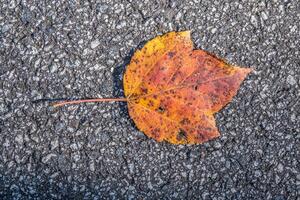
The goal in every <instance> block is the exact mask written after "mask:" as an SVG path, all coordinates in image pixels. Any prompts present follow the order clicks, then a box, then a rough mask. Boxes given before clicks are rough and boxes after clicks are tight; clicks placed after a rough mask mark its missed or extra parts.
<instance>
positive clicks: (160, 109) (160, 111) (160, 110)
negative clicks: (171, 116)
mask: <svg viewBox="0 0 300 200" xmlns="http://www.w3.org/2000/svg"><path fill="white" fill-rule="evenodd" d="M157 112H159V113H163V112H165V108H164V107H162V106H159V107H158V108H157Z"/></svg>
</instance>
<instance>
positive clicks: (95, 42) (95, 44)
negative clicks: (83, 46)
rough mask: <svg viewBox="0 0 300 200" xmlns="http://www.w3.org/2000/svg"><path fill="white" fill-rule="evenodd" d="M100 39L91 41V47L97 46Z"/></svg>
mask: <svg viewBox="0 0 300 200" xmlns="http://www.w3.org/2000/svg"><path fill="white" fill-rule="evenodd" d="M99 44H100V41H99V40H98V39H96V40H94V41H92V42H91V48H92V49H95V48H96V47H97V46H99Z"/></svg>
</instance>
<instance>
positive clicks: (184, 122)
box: [180, 118, 190, 125]
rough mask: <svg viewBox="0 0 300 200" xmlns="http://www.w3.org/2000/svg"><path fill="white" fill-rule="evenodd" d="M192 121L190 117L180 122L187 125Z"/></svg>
mask: <svg viewBox="0 0 300 200" xmlns="http://www.w3.org/2000/svg"><path fill="white" fill-rule="evenodd" d="M189 123H190V120H189V119H188V118H183V119H182V120H181V121H180V124H182V125H186V124H189Z"/></svg>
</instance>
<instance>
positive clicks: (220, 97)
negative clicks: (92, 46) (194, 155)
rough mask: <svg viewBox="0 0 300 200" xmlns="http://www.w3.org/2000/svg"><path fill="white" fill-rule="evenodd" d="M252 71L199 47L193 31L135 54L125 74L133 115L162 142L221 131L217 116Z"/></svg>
mask: <svg viewBox="0 0 300 200" xmlns="http://www.w3.org/2000/svg"><path fill="white" fill-rule="evenodd" d="M251 70H252V69H249V68H248V69H245V68H239V67H234V66H232V65H229V64H227V63H225V62H224V61H222V60H221V59H218V58H216V57H215V56H213V55H211V54H209V53H208V52H205V51H203V50H193V44H192V41H191V39H190V32H189V31H184V32H170V33H167V34H165V35H163V36H158V37H156V38H154V39H152V40H150V41H149V42H148V43H147V44H146V45H145V46H144V47H143V48H142V49H141V50H137V51H136V52H135V54H134V55H133V57H132V59H131V62H130V64H129V65H128V66H127V69H126V72H125V74H124V82H123V83H124V90H125V96H126V98H127V102H128V110H129V114H130V116H131V118H132V119H133V120H134V122H135V124H136V126H137V127H138V128H139V129H140V130H141V131H143V132H144V133H145V134H146V135H148V136H149V137H151V138H154V139H155V140H157V141H163V140H165V141H168V142H170V143H173V144H196V143H203V142H205V141H208V140H210V139H213V138H215V137H218V136H219V135H220V134H219V131H218V129H217V127H216V122H215V119H214V116H213V114H214V113H216V112H218V111H219V110H220V109H222V108H223V107H224V106H225V105H226V104H227V103H229V102H230V101H231V99H232V98H233V96H234V95H235V94H236V93H237V90H238V89H239V86H240V84H241V83H242V81H243V80H244V79H245V77H246V76H247V74H248V73H249V72H251Z"/></svg>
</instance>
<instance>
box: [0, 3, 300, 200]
mask: <svg viewBox="0 0 300 200" xmlns="http://www.w3.org/2000/svg"><path fill="white" fill-rule="evenodd" d="M187 29H188V30H191V31H192V37H193V40H194V42H195V47H196V48H201V49H205V50H208V51H210V52H212V53H214V54H216V55H217V56H219V57H222V58H225V59H227V60H228V61H229V62H230V63H232V64H236V65H240V66H248V67H253V68H255V70H256V72H255V73H252V74H251V75H250V76H249V77H248V78H247V79H246V80H245V82H244V83H243V85H242V87H241V89H240V90H239V93H238V95H237V96H236V97H235V98H234V100H233V101H232V103H230V104H229V105H228V106H226V107H225V108H224V109H223V110H222V111H221V112H220V113H218V114H217V115H216V118H217V123H218V127H219V130H220V132H221V137H220V138H218V139H216V140H213V141H211V142H208V143H205V144H203V145H192V146H183V145H181V146H175V145H171V144H168V143H157V142H155V141H154V140H151V139H148V138H147V137H146V136H144V134H143V133H141V132H139V131H138V130H137V129H136V128H135V126H134V123H133V122H132V121H131V120H130V118H129V116H128V113H127V110H126V104H124V103H103V104H86V105H76V106H66V107H64V108H60V109H53V108H52V107H50V106H49V105H50V102H49V101H35V100H37V99H52V100H53V99H59V98H84V97H119V96H122V95H123V91H122V84H121V83H122V81H121V79H122V74H123V72H124V69H125V66H126V64H128V62H129V60H130V57H131V56H132V53H133V52H134V51H135V50H136V49H137V48H140V47H142V46H143V44H144V43H145V41H147V40H149V39H151V38H153V37H155V36H157V35H159V34H163V33H166V32H168V31H172V30H187ZM299 29H300V3H299V1H298V0H294V1H292V0H270V1H267V0H264V1H256V0H249V1H246V0H242V1H240V0H216V1H208V0H194V1H181V0H178V1H173V0H169V1H167V0H161V1H150V0H145V1H134V0H127V1H122V0H114V1H111V0H106V1H94V0H89V1H76V0H70V1H55V0H53V1H50V0H49V1H40V0H36V1H34V0H32V1H29V0H28V1H19V0H1V2H0V144H1V145H0V198H1V199H29V198H32V199H65V198H78V199H82V198H83V199H119V198H125V199H159V198H162V199H190V198H191V199H196V198H199V199H218V200H221V199H274V200H284V199H299V195H300V194H299V191H300V173H299V169H300V163H299V161H300V158H299V157H300V156H299V155H300V152H299V151H300V150H299V147H300V142H299V140H300V134H299V133H300V123H299V122H300V113H299V112H300V98H299V97H300V48H299V46H300V37H299V32H300V30H299Z"/></svg>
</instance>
